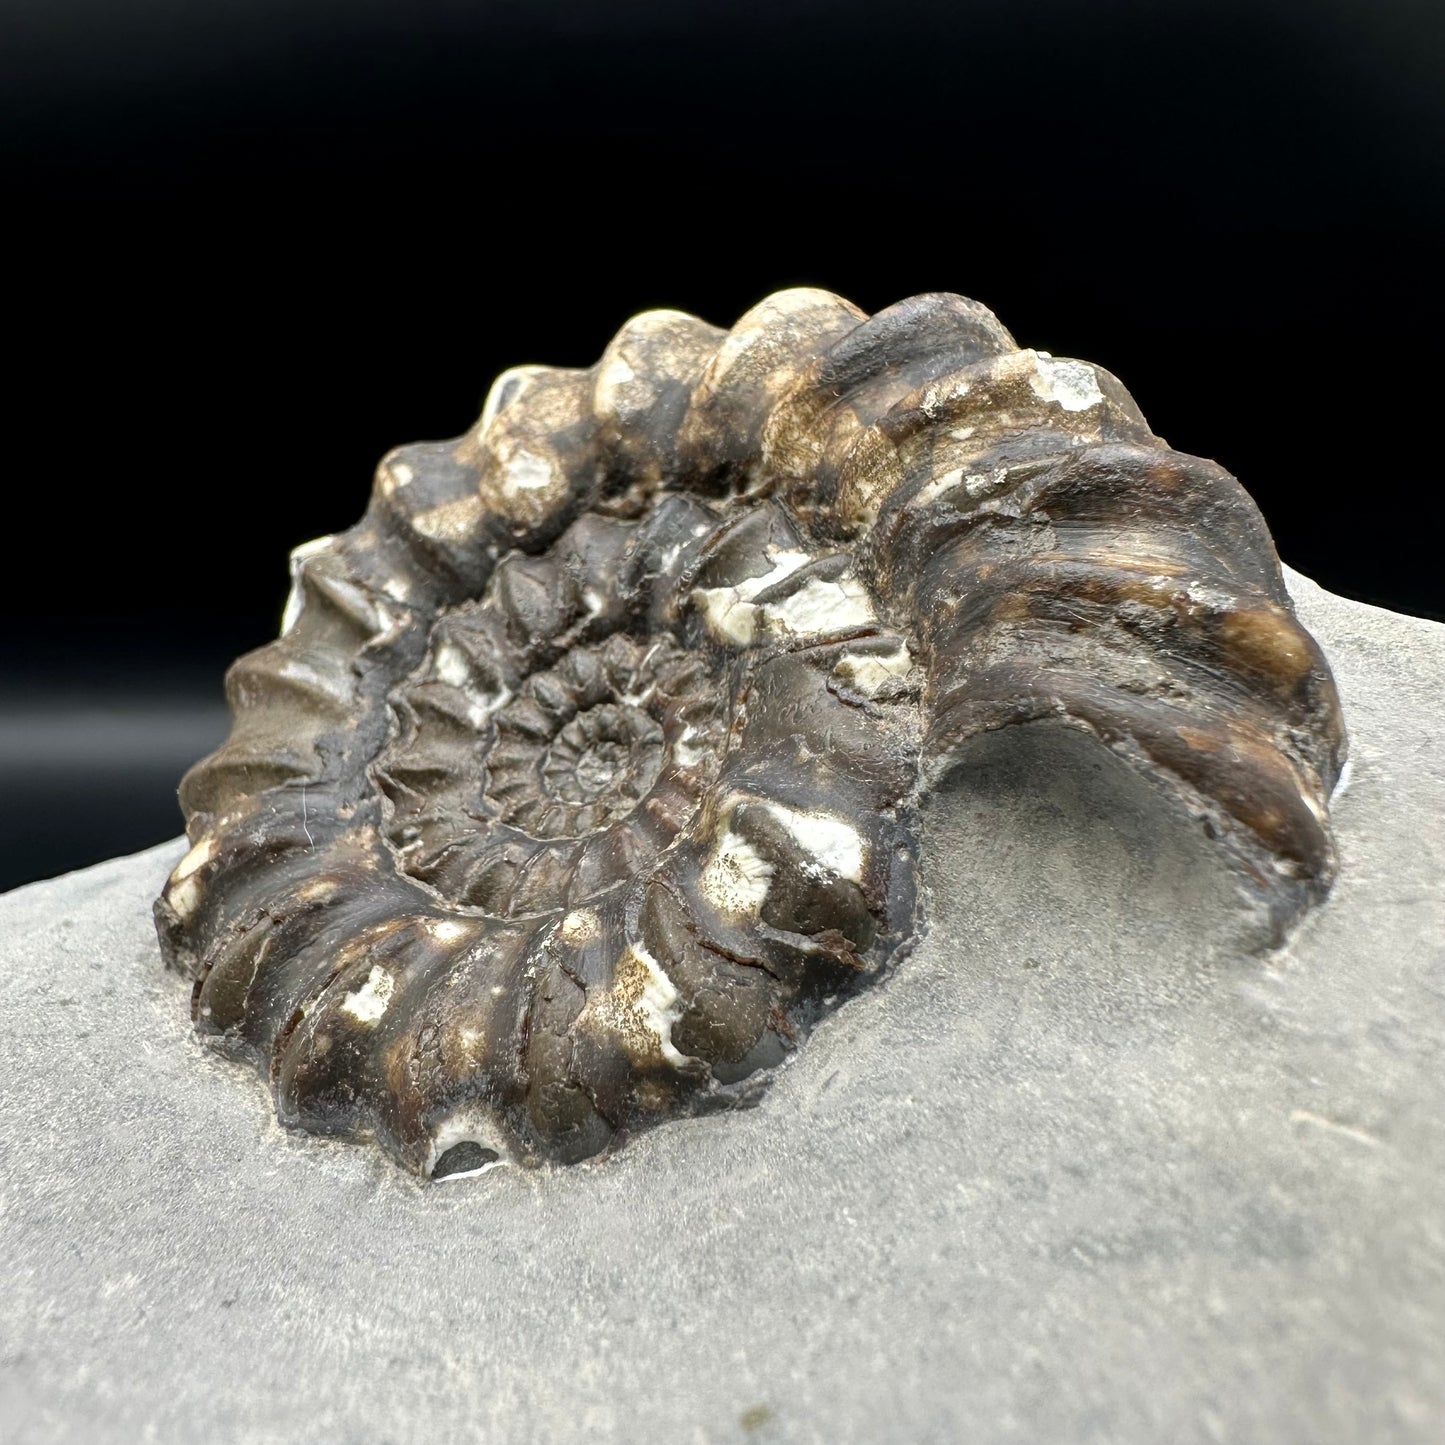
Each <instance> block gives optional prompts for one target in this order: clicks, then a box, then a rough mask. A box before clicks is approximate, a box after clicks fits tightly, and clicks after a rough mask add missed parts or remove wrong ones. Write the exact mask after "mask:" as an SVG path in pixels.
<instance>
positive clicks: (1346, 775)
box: [1330, 758, 1355, 805]
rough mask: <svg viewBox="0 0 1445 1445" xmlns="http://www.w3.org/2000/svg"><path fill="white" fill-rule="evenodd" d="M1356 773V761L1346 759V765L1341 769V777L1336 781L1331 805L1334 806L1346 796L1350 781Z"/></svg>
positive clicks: (1331, 794)
mask: <svg viewBox="0 0 1445 1445" xmlns="http://www.w3.org/2000/svg"><path fill="white" fill-rule="evenodd" d="M1354 773H1355V760H1354V759H1353V758H1346V759H1345V765H1344V767H1342V768H1341V769H1340V775H1339V777H1338V778H1336V779H1335V786H1334V789H1333V791H1331V793H1330V803H1331V804H1332V805H1333V804H1334V803H1336V802H1337V801H1338V800H1339V799H1341V798H1343V797H1344V796H1345V793H1346V791H1347V790H1348V789H1349V786H1350V781H1351V779H1352V778H1353V777H1354Z"/></svg>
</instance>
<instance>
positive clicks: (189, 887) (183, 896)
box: [166, 877, 201, 921]
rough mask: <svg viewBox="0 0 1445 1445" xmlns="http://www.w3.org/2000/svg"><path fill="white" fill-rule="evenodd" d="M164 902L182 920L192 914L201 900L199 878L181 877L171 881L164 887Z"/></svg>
mask: <svg viewBox="0 0 1445 1445" xmlns="http://www.w3.org/2000/svg"><path fill="white" fill-rule="evenodd" d="M166 902H167V903H169V904H170V906H171V912H173V913H174V914H175V915H176V917H177V918H179V919H181V920H182V921H184V920H186V919H188V918H189V917H190V916H191V914H193V913H194V912H195V911H196V909H197V907H198V906H199V905H200V902H201V880H200V879H199V878H196V877H190V878H183V879H181V880H180V882H178V883H177V882H172V883H171V885H170V887H169V888H167V889H166Z"/></svg>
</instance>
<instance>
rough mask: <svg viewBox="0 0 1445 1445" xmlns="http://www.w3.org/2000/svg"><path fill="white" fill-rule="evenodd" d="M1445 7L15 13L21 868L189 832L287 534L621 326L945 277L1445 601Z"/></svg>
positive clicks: (911, 2)
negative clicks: (519, 375)
mask: <svg viewBox="0 0 1445 1445" xmlns="http://www.w3.org/2000/svg"><path fill="white" fill-rule="evenodd" d="M1442 22H1445V6H1441V5H1440V4H1439V3H1438V0H1428V3H1420V4H1402V3H1363V0H1361V3H1356V4H1345V3H1339V0H1273V3H1233V4H1230V3H1213V4H1204V3H1194V4H1189V3H1181V4H1156V5H1150V6H1145V5H1140V4H1125V3H1117V0H1089V3H1065V0H1036V3H1004V0H994V3H987V4H978V3H974V4H970V3H966V0H951V3H922V0H897V3H874V4H860V3H833V4H827V3H822V0H811V3H810V0H769V3H766V4H762V3H751V0H748V3H738V0H735V3H732V4H727V5H723V4H717V5H709V6H704V5H700V4H695V3H686V0H676V3H671V4H664V3H661V0H652V3H649V0H632V3H615V0H597V3H582V0H565V3H564V0H511V3H479V0H472V3H462V0H411V3H409V4H405V5H400V4H396V5H389V4H379V3H367V0H313V3H309V4H300V3H294V0H293V3H285V0H251V3H241V0H233V3H225V0H211V3H208V4H206V5H182V4H180V3H166V0H104V3H101V0H45V4H44V5H43V7H42V6H41V5H39V4H34V5H33V6H32V7H30V8H27V7H25V6H16V5H12V6H10V7H8V8H7V10H6V11H5V12H4V14H3V17H0V93H3V99H0V145H3V153H4V161H5V167H6V176H7V179H6V187H5V192H6V198H7V207H6V209H7V211H8V220H7V222H6V227H5V229H6V232H7V233H8V239H9V241H10V242H11V244H12V245H13V246H14V248H15V252H14V259H12V261H11V262H9V263H8V264H7V277H8V283H9V284H8V286H7V288H6V289H7V292H8V302H7V313H8V318H9V324H8V325H7V333H8V337H7V339H8V342H9V345H8V346H7V348H6V349H7V351H8V353H9V356H10V360H11V363H12V367H13V368H14V371H13V372H12V375H13V376H14V377H15V380H13V381H12V382H11V383H10V384H9V386H8V387H7V390H8V392H9V401H10V405H9V406H8V407H7V412H8V413H9V424H8V426H7V429H6V458H5V464H6V474H7V475H6V484H5V500H6V517H7V528H6V533H5V552H6V557H7V563H6V577H7V582H8V586H7V588H6V591H7V593H8V595H9V597H10V599H11V608H10V610H9V612H8V617H7V620H8V626H7V627H5V628H4V629H3V640H0V808H3V810H4V817H5V820H6V822H7V824H8V826H7V827H6V828H5V829H4V830H3V835H0V836H3V841H0V886H4V885H6V884H9V883H14V882H18V881H22V880H24V879H28V878H34V877H40V876H44V875H46V874H49V873H53V872H56V871H58V870H61V869H63V868H67V867H73V866H78V865H80V864H83V863H88V862H91V861H94V860H95V859H97V858H100V857H103V856H106V855H107V854H109V853H111V852H116V851H121V850H126V849H131V848H137V847H141V846H144V845H146V844H148V843H151V842H155V841H159V840H160V839H162V838H165V837H167V836H169V835H170V834H172V833H174V832H177V831H179V826H180V818H179V814H178V812H177V811H176V808H175V803H174V785H175V781H176V778H177V776H178V775H179V772H180V771H181V770H182V769H183V768H184V766H185V765H186V764H187V763H188V762H190V761H191V760H193V758H194V757H195V756H197V755H199V754H200V753H202V752H204V751H206V750H208V749H209V748H210V747H211V746H213V745H214V743H215V742H216V741H218V740H219V737H220V736H221V735H222V734H223V732H224V726H225V721H224V715H223V714H222V712H221V710H220V678H221V673H222V671H223V669H224V667H225V665H226V663H227V662H228V661H229V660H230V659H231V658H232V657H233V656H235V655H236V654H237V653H239V652H241V651H244V650H246V649H248V648H250V647H254V646H256V645H258V644H260V643H261V642H263V641H265V640H266V639H267V638H268V637H270V636H271V635H273V634H274V631H275V628H276V623H277V618H278V616H279V612H280V608H281V604H282V601H283V599H284V596H285V592H286V585H287V579H286V554H287V552H288V550H289V549H290V547H292V546H293V545H295V544H296V543H298V542H300V541H303V540H305V539H307V538H310V537H312V536H315V535H318V534H320V533H325V532H330V531H334V530H336V529H338V528H341V527H344V526H346V525H348V524H349V523H350V522H352V521H353V520H355V518H356V517H357V516H358V515H359V514H360V512H361V510H362V508H363V506H364V504H365V499H366V495H367V491H368V487H369V482H370V474H371V470H372V467H373V466H374V464H375V461H376V459H377V458H378V457H379V456H380V455H381V453H382V452H384V451H385V450H386V449H387V448H389V447H390V446H392V445H394V444H396V443H398V442H402V441H409V440H416V439H420V438H427V437H440V436H449V435H454V434H456V433H458V432H460V431H461V430H463V429H464V428H465V427H466V426H467V425H468V424H469V423H470V421H471V420H472V419H473V417H474V415H475V413H476V411H477V409H478V407H479V405H480V401H481V398H482V396H483V394H484V392H485V390H486V386H487V383H488V382H489V380H490V378H491V377H492V375H493V374H494V373H496V372H497V371H498V370H500V369H501V368H503V367H504V366H507V365H510V364H512V363H515V362H519V361H546V362H551V363H556V364H563V365H587V364H590V362H591V361H593V360H594V359H595V358H596V356H597V355H598V353H599V352H600V351H601V349H602V347H603V346H604V345H605V343H606V341H607V339H608V338H609V336H610V335H611V334H612V332H613V331H614V330H615V329H616V328H617V326H618V325H619V324H620V323H621V322H622V321H623V320H624V319H625V318H626V317H627V316H628V315H630V314H631V313H633V312H635V311H638V310H640V309H643V308H645V307H648V306H653V305H669V306H677V307H681V308H683V309H686V310H690V311H694V312H697V313H699V314H701V315H703V316H705V317H707V318H708V319H709V320H712V321H714V322H717V323H719V324H723V325H726V324H729V323H731V322H732V321H733V320H734V319H736V317H737V316H738V315H739V314H740V313H741V312H742V311H744V310H745V309H746V308H747V307H748V306H749V305H751V304H752V303H753V302H754V301H756V300H757V299H759V298H760V297H761V296H762V295H764V294H765V293H767V292H768V291H770V290H774V289H776V288H778V287H780V286H784V285H789V284H796V283H809V284H815V285H821V286H826V287H828V288H829V289H832V290H835V291H838V292H841V293H842V294H844V295H846V296H848V297H850V298H851V299H852V300H854V301H856V302H857V303H858V304H859V305H861V306H863V307H864V308H865V309H867V310H870V311H871V310H876V309H878V308H880V307H882V306H884V305H887V304H888V303H889V302H891V301H894V300H897V299H899V298H901V297H903V296H905V295H909V294H911V293H913V292H917V291H922V290H931V289H942V290H954V291H962V292H964V293H966V294H969V295H973V296H976V297H978V298H979V299H980V300H983V301H985V302H986V303H987V304H989V305H990V306H992V307H993V308H994V309H995V310H996V311H997V312H998V313H999V315H1000V316H1001V317H1002V319H1003V320H1004V322H1005V324H1006V325H1008V326H1009V328H1010V329H1011V330H1012V331H1013V333H1014V335H1015V336H1016V337H1017V338H1018V339H1019V341H1020V343H1021V344H1023V345H1031V346H1036V347H1039V348H1042V349H1046V350H1049V351H1052V352H1054V353H1055V354H1056V355H1066V356H1067V355H1076V356H1084V357H1088V358H1089V359H1090V360H1093V361H1097V362H1099V363H1101V364H1102V365H1104V366H1106V367H1108V368H1109V369H1110V370H1112V371H1114V372H1115V373H1116V374H1118V375H1119V376H1120V377H1122V378H1123V379H1124V381H1125V382H1126V384H1127V385H1128V386H1129V387H1130V389H1131V390H1132V391H1133V393H1134V395H1135V397H1136V399H1137V400H1138V402H1139V403H1140V405H1141V407H1142V408H1143V410H1144V412H1145V414H1146V415H1147V416H1148V417H1149V419H1150V421H1151V423H1152V424H1153V426H1154V428H1155V430H1156V431H1157V432H1159V433H1160V434H1161V435H1163V436H1166V437H1168V438H1169V440H1170V441H1171V443H1173V444H1174V445H1175V446H1177V447H1179V448H1181V449H1183V450H1186V451H1192V452H1198V453H1201V454H1203V455H1206V456H1212V457H1215V458H1217V459H1219V460H1220V461H1221V462H1223V463H1224V464H1225V465H1226V466H1227V467H1229V468H1230V469H1231V470H1232V471H1234V472H1235V473H1236V474H1237V475H1238V476H1239V477H1240V479H1241V480H1242V481H1243V482H1244V484H1245V485H1246V486H1247V487H1248V488H1249V489H1250V491H1251V492H1252V493H1253V494H1254V496H1255V497H1256V499H1257V500H1258V501H1259V503H1260V505H1261V507H1262V508H1263V510H1264V512H1265V515H1266V517H1267V519H1268V521H1269V523H1270V525H1271V527H1272V529H1273V531H1274V534H1275V537H1276V541H1277V543H1278V546H1279V549H1280V552H1281V554H1282V556H1283V557H1284V558H1285V560H1286V561H1288V562H1290V563H1291V564H1292V565H1293V566H1295V567H1297V568H1299V569H1300V570H1301V571H1304V572H1306V573H1308V574H1310V575H1312V576H1313V577H1314V578H1315V579H1316V580H1318V581H1319V582H1321V583H1323V584H1324V585H1326V586H1328V587H1330V588H1332V589H1333V590H1335V591H1338V592H1341V593H1344V594H1345V595H1348V596H1352V597H1357V598H1361V599H1364V600H1368V601H1372V602H1378V603H1382V604H1385V605H1387V606H1392V607H1396V608H1399V609H1402V610H1405V611H1412V612H1417V613H1423V614H1426V615H1434V616H1440V615H1441V614H1442V609H1445V589H1442V583H1441V566H1440V562H1439V552H1440V532H1441V521H1442V504H1441V501H1440V479H1441V465H1440V459H1439V454H1438V446H1437V441H1436V438H1437V435H1438V433H1439V431H1440V424H1439V419H1440V416H1441V413H1442V406H1441V398H1442V395H1445V376H1442V365H1441V361H1440V356H1439V348H1440V338H1441V320H1442V308H1441V289H1440V287H1439V285H1438V282H1437V279H1436V277H1437V273H1438V270H1439V267H1440V257H1441V256H1442V255H1445V245H1442V239H1445V238H1442V232H1445V225H1442V220H1445V216H1442V210H1445V208H1442V194H1445V192H1442V186H1441V180H1442V169H1445V123H1442V122H1445V86H1442V80H1445V23H1442Z"/></svg>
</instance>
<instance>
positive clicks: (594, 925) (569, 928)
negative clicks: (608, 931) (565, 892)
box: [557, 908, 602, 948]
mask: <svg viewBox="0 0 1445 1445" xmlns="http://www.w3.org/2000/svg"><path fill="white" fill-rule="evenodd" d="M557 931H558V932H559V933H560V934H561V935H562V940H563V942H564V943H570V944H571V945H572V946H573V947H574V948H580V947H581V946H582V945H583V944H584V943H591V942H592V940H593V939H594V938H596V937H597V936H598V934H600V933H601V932H602V920H601V919H600V918H599V917H598V916H597V915H596V914H595V913H594V912H593V911H592V910H591V909H590V908H577V909H574V910H573V911H572V912H571V913H569V914H567V916H566V917H565V918H563V920H562V922H561V923H560V924H559V925H558V927H557Z"/></svg>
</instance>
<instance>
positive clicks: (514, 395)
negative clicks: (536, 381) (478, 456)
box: [476, 366, 548, 436]
mask: <svg viewBox="0 0 1445 1445" xmlns="http://www.w3.org/2000/svg"><path fill="white" fill-rule="evenodd" d="M547 370H548V368H547V367H545V366H512V367H509V368H508V369H507V370H506V371H504V372H503V373H502V374H501V375H500V376H499V377H498V378H497V379H496V380H495V381H494V382H493V383H492V387H491V390H490V391H488V392H487V399H486V401H484V402H483V403H482V414H481V416H480V417H479V418H478V420H477V427H476V429H477V432H478V434H479V435H482V436H485V435H486V432H487V429H488V428H489V427H490V426H491V424H492V423H493V422H494V421H495V420H496V419H497V417H498V416H499V415H500V414H501V413H502V412H504V411H505V410H506V409H507V408H508V407H509V406H511V405H512V404H513V402H516V401H519V400H520V399H521V398H522V397H523V396H524V395H525V394H526V393H527V392H528V391H529V390H530V389H531V384H532V379H533V378H534V377H537V376H540V375H541V374H542V373H543V372H545V371H547Z"/></svg>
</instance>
